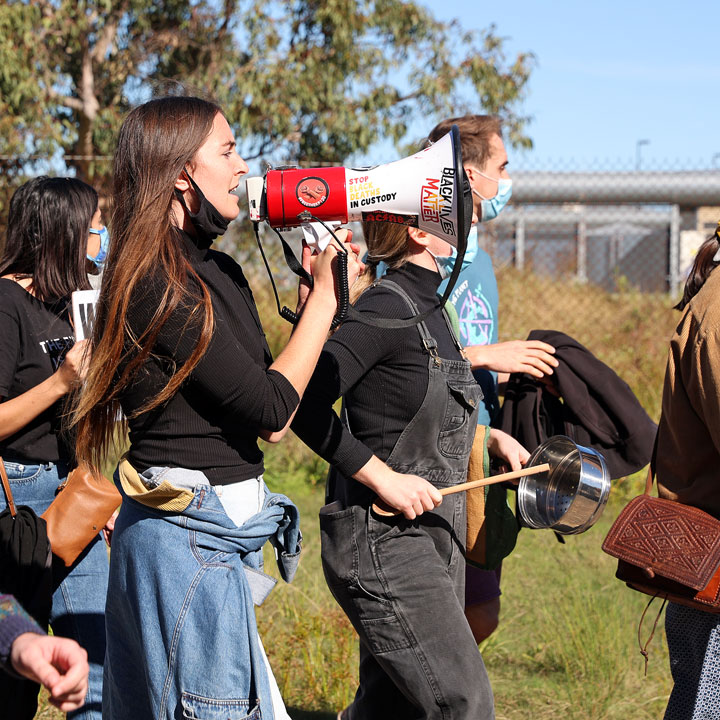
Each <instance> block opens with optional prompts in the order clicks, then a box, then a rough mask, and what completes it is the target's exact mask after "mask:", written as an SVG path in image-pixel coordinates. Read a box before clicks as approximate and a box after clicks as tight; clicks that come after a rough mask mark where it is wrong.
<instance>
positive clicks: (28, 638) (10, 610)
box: [0, 595, 89, 712]
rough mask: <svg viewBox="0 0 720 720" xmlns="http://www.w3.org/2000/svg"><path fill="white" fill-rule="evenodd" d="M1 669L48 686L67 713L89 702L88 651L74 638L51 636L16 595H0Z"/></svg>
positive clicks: (56, 704) (56, 705) (53, 697)
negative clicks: (29, 613) (25, 608)
mask: <svg viewBox="0 0 720 720" xmlns="http://www.w3.org/2000/svg"><path fill="white" fill-rule="evenodd" d="M0 668H2V669H3V670H5V672H8V673H15V674H17V675H20V676H22V677H24V678H27V679H28V680H32V681H33V682H35V683H39V684H42V685H44V686H45V688H46V689H47V691H48V694H49V696H50V702H51V703H52V704H53V705H55V707H57V708H59V709H60V710H62V711H63V712H71V711H73V710H77V709H78V708H80V707H82V705H83V703H84V702H85V696H86V695H87V689H88V670H89V668H88V662H87V652H85V650H83V649H82V648H81V647H80V646H79V645H78V644H77V643H76V642H75V641H74V640H71V639H70V638H62V637H56V636H50V635H47V633H45V632H44V631H43V630H42V628H41V627H40V626H39V625H38V624H37V623H36V622H35V621H34V620H33V619H32V618H31V617H30V616H29V615H28V614H27V613H26V612H25V610H24V609H23V608H22V607H21V605H20V603H18V602H17V600H15V598H14V597H13V596H12V595H0Z"/></svg>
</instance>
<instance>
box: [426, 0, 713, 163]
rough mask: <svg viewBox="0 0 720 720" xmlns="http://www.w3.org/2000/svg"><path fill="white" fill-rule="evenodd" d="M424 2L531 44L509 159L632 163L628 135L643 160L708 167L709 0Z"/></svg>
mask: <svg viewBox="0 0 720 720" xmlns="http://www.w3.org/2000/svg"><path fill="white" fill-rule="evenodd" d="M425 4H426V5H428V6H429V7H430V8H431V10H432V11H433V12H434V14H435V15H436V17H440V18H444V19H449V18H451V17H458V18H461V19H462V24H463V26H464V27H465V28H468V29H471V28H476V29H480V28H486V27H488V26H489V25H490V24H491V23H495V25H496V26H497V33H498V34H499V35H501V36H503V37H506V38H507V39H508V40H507V46H506V47H507V49H508V54H509V55H513V54H514V53H516V52H518V51H531V52H533V53H534V54H535V55H536V58H537V61H536V67H535V69H534V71H533V73H532V76H531V78H530V83H529V91H528V93H527V98H526V100H525V102H524V104H523V112H524V113H525V114H528V115H532V116H533V118H534V119H533V121H532V123H531V124H530V125H529V126H528V133H529V135H530V137H531V138H532V139H533V141H534V144H535V147H534V149H533V150H532V151H530V152H528V153H519V152H512V153H511V162H512V165H513V166H514V167H515V168H523V167H525V168H528V169H533V168H540V167H545V168H547V169H558V170H560V169H568V170H570V169H581V168H582V167H585V166H588V165H590V166H592V167H593V168H594V169H603V167H607V169H633V168H634V167H635V162H636V152H637V145H636V143H637V141H638V140H648V141H649V143H648V144H647V145H642V146H641V148H640V153H641V163H642V167H643V168H644V169H666V170H671V169H683V168H691V167H692V168H700V167H707V168H709V167H713V165H715V166H717V167H720V0H714V1H711V0H690V1H686V2H677V1H676V2H668V0H654V2H650V1H649V0H625V2H620V1H618V0H604V2H589V1H588V0H575V1H574V2H569V1H568V0H545V1H544V2H540V0H537V1H533V0H513V1H512V2H505V3H484V2H482V3H481V2H479V1H478V0H442V2H441V3H440V2H437V3H435V4H430V3H429V2H427V0H425ZM595 159H597V162H596V161H595Z"/></svg>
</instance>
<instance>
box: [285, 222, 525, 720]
mask: <svg viewBox="0 0 720 720" xmlns="http://www.w3.org/2000/svg"><path fill="white" fill-rule="evenodd" d="M378 225H381V224H378ZM365 237H366V241H367V244H368V267H369V268H370V269H371V274H372V270H373V265H374V263H375V264H376V263H377V258H382V259H384V260H385V261H386V262H387V264H388V267H389V271H388V274H387V276H386V277H385V278H383V279H382V280H380V281H378V282H375V283H373V284H372V285H371V286H370V287H369V289H368V290H367V291H366V292H365V293H364V294H363V295H361V297H360V299H359V300H358V301H357V302H356V309H357V310H358V311H359V312H360V313H365V312H367V313H368V314H374V315H378V314H380V315H382V313H383V312H384V313H386V315H385V316H387V317H392V318H401V317H402V318H407V317H410V316H413V315H416V314H418V313H420V312H423V311H424V310H426V309H427V308H428V307H432V303H434V302H436V300H435V291H436V289H437V285H438V284H439V283H440V279H441V278H440V275H439V274H438V272H437V269H433V268H434V260H431V261H430V262H428V259H429V258H432V255H433V249H435V251H436V252H437V250H441V248H440V247H438V246H437V244H436V242H441V241H438V240H437V238H432V236H429V237H428V236H427V235H426V234H424V233H421V232H420V231H417V230H416V229H411V230H408V229H407V228H403V227H400V229H399V230H398V229H397V227H393V226H387V227H385V228H380V229H378V227H377V226H371V225H369V224H366V225H365ZM417 240H419V241H420V243H418V242H417ZM428 245H429V247H428ZM425 250H429V251H430V252H429V253H425V255H423V254H422V253H423V252H424V251H425ZM431 326H432V329H431ZM395 347H397V350H395ZM425 378H426V380H425ZM396 386H399V388H398V387H396ZM336 392H339V394H342V395H343V396H344V409H343V415H344V426H341V425H340V421H339V419H337V418H336V417H335V416H334V415H333V414H332V409H331V408H332V402H333V400H334V398H333V395H334V394H335V393H336ZM481 397H482V394H481V391H480V388H479V386H478V385H477V383H476V381H475V379H474V378H473V376H472V373H471V371H470V363H469V362H468V361H467V360H466V359H464V357H463V355H462V349H461V346H460V344H459V342H458V340H457V338H456V337H455V335H454V333H453V331H452V328H451V325H450V322H449V320H448V318H447V315H446V314H445V311H444V310H443V311H441V312H440V311H439V312H437V313H433V314H432V315H430V317H429V318H428V319H427V322H420V323H418V324H417V325H415V326H414V327H410V328H406V329H403V330H387V329H382V330H380V329H378V328H375V327H370V326H368V325H363V323H362V322H349V323H345V324H344V325H343V326H342V327H341V328H340V330H339V331H338V332H337V333H336V335H335V336H333V338H332V339H331V340H330V341H329V342H328V344H327V345H326V349H325V351H324V352H323V355H322V356H321V359H320V361H319V364H318V368H317V369H316V372H315V375H314V377H313V380H312V381H311V384H310V386H309V388H308V391H307V393H306V396H305V398H304V400H303V402H302V403H301V406H300V409H299V411H298V415H297V417H296V420H295V422H294V423H293V429H295V430H296V432H297V433H298V434H299V435H300V436H301V437H302V439H303V440H305V441H306V442H307V443H308V444H309V445H310V446H311V447H312V448H313V449H315V450H316V451H317V452H319V453H320V454H321V455H322V456H323V457H325V458H326V459H328V460H329V461H330V462H331V464H332V466H333V467H332V469H331V472H330V476H329V479H328V498H327V499H328V504H327V505H326V506H325V507H323V508H322V509H321V511H320V528H321V537H322V561H323V569H324V572H325V577H326V579H327V582H328V585H329V587H330V590H331V592H332V593H333V595H334V597H335V599H336V600H337V601H338V603H339V604H340V606H341V607H342V608H343V610H344V611H345V613H346V614H347V616H348V618H349V619H350V621H351V622H352V624H353V627H354V628H355V630H356V631H357V633H358V635H359V637H360V670H359V680H360V685H359V688H358V690H357V693H356V695H355V699H354V701H353V703H352V704H351V705H350V706H349V707H348V708H346V709H345V710H344V711H342V712H341V713H340V714H339V716H338V717H339V718H342V720H383V719H384V718H387V720H391V719H392V720H403V719H407V720H416V719H419V718H427V719H428V720H430V719H433V720H440V719H441V718H442V719H443V720H449V719H453V720H455V719H457V720H460V719H461V718H462V719H468V720H469V719H470V718H472V720H487V719H489V718H493V717H494V709H493V696H492V690H491V688H490V682H489V680H488V676H487V673H486V671H485V667H484V664H483V661H482V657H481V656H480V653H479V652H478V648H477V645H476V644H475V642H474V639H473V635H472V632H471V630H470V627H469V625H468V623H467V620H466V619H465V615H464V611H463V610H464V579H465V561H464V558H463V551H464V543H465V536H466V529H467V528H466V515H465V496H464V494H463V493H458V494H452V495H448V496H446V497H445V498H444V499H443V500H442V504H438V502H437V498H436V496H435V493H436V492H437V491H438V490H439V489H440V488H446V487H450V486H452V485H456V484H459V483H462V482H464V481H465V479H466V474H467V466H468V457H469V453H470V449H471V446H472V444H473V438H474V434H475V429H476V417H477V408H478V404H479V402H480V400H481ZM351 431H352V432H351ZM492 433H493V434H492V437H491V440H490V441H489V443H488V447H489V449H490V450H491V451H492V452H495V453H496V454H499V455H500V456H501V457H503V458H504V459H506V460H509V461H511V462H516V461H517V457H518V456H519V455H520V454H522V448H521V447H520V446H519V445H518V444H517V443H515V442H514V441H513V440H512V438H510V437H509V436H507V435H505V434H504V433H496V432H495V431H492ZM368 456H370V457H368ZM379 460H384V463H379V462H378V461H379ZM378 464H379V465H382V466H383V467H387V468H388V469H389V471H390V473H391V478H390V484H391V485H394V486H402V485H403V484H404V483H405V482H406V479H407V480H408V481H410V482H414V479H417V478H422V480H423V481H425V482H427V483H428V484H429V486H431V488H432V491H431V492H430V495H431V497H432V499H433V502H434V505H435V506H434V507H430V508H424V511H421V512H417V510H415V509H414V508H410V509H408V508H407V507H406V508H403V514H402V515H397V516H394V517H390V518H388V517H384V516H381V515H379V514H377V513H376V512H375V510H373V509H372V505H373V502H374V501H376V500H377V499H378V498H377V497H376V494H377V495H379V496H380V499H381V500H382V501H384V502H385V504H389V505H393V499H392V498H388V497H387V495H388V494H390V493H388V491H387V490H386V489H385V488H386V486H385V485H383V483H382V482H378V483H373V482H372V480H371V481H369V482H368V481H367V476H366V474H365V473H366V469H367V468H368V467H372V466H373V465H376V466H377V465H378ZM358 466H359V467H358ZM380 472H382V470H381V471H380ZM392 473H394V475H393V474H392ZM395 507H397V506H395Z"/></svg>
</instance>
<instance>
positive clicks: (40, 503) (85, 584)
mask: <svg viewBox="0 0 720 720" xmlns="http://www.w3.org/2000/svg"><path fill="white" fill-rule="evenodd" d="M5 469H6V471H7V474H8V480H9V481H10V486H11V489H12V493H13V498H14V500H15V504H16V505H28V506H29V507H31V508H32V509H33V510H34V511H35V513H36V514H37V515H40V514H41V513H43V512H45V510H47V508H48V506H49V505H50V503H51V502H52V501H53V499H54V498H55V491H56V490H57V487H58V485H59V484H60V483H61V482H62V481H63V480H64V479H65V478H66V476H67V466H66V464H65V463H60V464H57V465H56V464H54V463H47V464H42V465H24V464H22V463H18V462H8V460H7V459H6V460H5ZM5 505H6V503H5V496H4V494H0V510H2V509H4V508H5ZM107 582H108V556H107V549H106V547H105V543H104V542H103V540H102V538H101V537H100V535H98V536H97V537H96V538H95V540H93V542H92V543H91V544H90V545H89V546H88V547H87V548H86V549H85V551H84V552H83V553H82V555H80V557H79V558H78V560H77V561H76V562H75V564H74V565H73V566H72V567H71V568H65V567H64V566H62V563H60V565H54V566H53V586H54V587H55V588H56V589H55V592H54V593H53V601H52V610H51V613H50V627H52V629H53V632H54V633H55V635H60V636H62V637H69V638H73V639H74V640H76V641H77V642H78V643H79V644H80V645H81V646H82V647H84V648H85V650H87V653H88V661H89V663H90V686H89V689H88V694H87V697H86V698H85V705H84V706H83V707H82V708H80V709H79V710H76V711H75V712H71V713H69V714H68V718H73V719H74V720H101V719H102V674H103V661H104V658H105V597H106V594H107Z"/></svg>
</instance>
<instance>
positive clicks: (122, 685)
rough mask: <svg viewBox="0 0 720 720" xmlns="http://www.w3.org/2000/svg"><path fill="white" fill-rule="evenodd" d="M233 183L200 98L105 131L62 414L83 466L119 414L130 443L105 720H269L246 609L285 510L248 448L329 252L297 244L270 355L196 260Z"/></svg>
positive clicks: (309, 337) (294, 538)
mask: <svg viewBox="0 0 720 720" xmlns="http://www.w3.org/2000/svg"><path fill="white" fill-rule="evenodd" d="M247 170H248V168H247V165H246V164H245V161H244V160H243V159H242V158H241V157H240V155H239V154H238V152H237V150H236V147H235V137H234V135H233V132H232V130H231V128H230V125H229V124H228V121H227V119H226V118H225V116H224V115H223V112H222V110H221V109H220V107H218V106H217V105H216V104H214V103H211V102H208V101H206V100H203V99H200V98H196V97H183V96H174V97H165V98H158V99H155V100H151V101H149V102H147V103H145V104H143V105H140V106H139V107H137V108H135V109H134V110H132V111H131V112H130V113H129V114H128V116H127V117H126V118H125V120H124V122H123V124H122V127H121V129H120V134H119V138H118V145H117V149H116V152H115V160H114V192H113V211H112V223H111V227H112V229H113V242H112V244H111V246H110V254H109V256H108V259H107V261H106V264H105V270H104V276H103V283H102V290H101V295H100V301H99V307H98V313H97V316H96V324H95V328H94V331H93V336H92V340H91V343H92V352H93V356H92V362H91V364H90V368H89V371H88V375H87V380H86V383H85V385H84V387H83V390H82V393H81V394H80V397H79V400H78V404H77V406H76V409H75V413H74V425H75V427H76V429H77V445H76V447H77V454H78V458H79V459H81V460H83V461H86V462H89V463H90V464H91V465H97V464H98V462H99V460H100V459H101V458H103V457H104V456H105V455H106V454H107V450H108V448H109V447H110V446H111V445H112V442H113V440H114V435H115V420H116V418H117V417H118V413H119V412H120V410H122V411H123V412H124V416H125V417H126V418H127V427H128V429H129V437H130V447H129V450H128V452H127V454H126V455H125V456H124V457H123V459H122V460H121V462H120V463H119V465H118V469H117V471H116V474H115V479H116V483H117V484H118V486H119V488H120V490H121V492H122V494H123V498H124V499H123V504H122V507H121V509H120V514H119V516H118V519H117V521H116V525H115V529H114V533H113V551H112V554H111V561H110V586H109V592H108V603H107V643H108V648H107V655H106V662H105V694H104V699H103V716H104V718H105V720H115V719H117V720H120V719H122V720H127V718H133V720H144V719H145V718H148V719H149V718H153V719H156V718H167V719H168V720H170V719H171V718H179V717H187V718H205V717H223V718H227V717H233V718H235V717H237V718H240V717H243V718H244V717H258V718H259V717H261V716H262V717H263V718H275V720H283V718H287V712H286V710H285V707H284V705H283V701H282V698H281V697H280V693H279V691H278V688H277V684H276V683H275V680H274V677H273V674H272V671H271V670H270V667H269V665H268V663H267V659H266V658H265V654H264V651H263V648H262V643H261V642H260V640H259V637H258V635H257V628H256V624H255V614H254V610H253V603H257V604H259V603H260V602H262V600H263V599H264V596H265V595H267V593H268V592H269V590H270V589H271V588H272V585H273V584H274V581H272V580H270V579H268V578H267V576H265V575H264V573H262V572H261V569H262V547H263V545H264V544H265V542H266V541H267V540H272V542H273V543H274V545H275V548H276V551H277V558H278V561H279V563H280V564H281V573H282V574H283V577H284V578H285V579H286V580H290V579H292V575H293V573H294V565H295V563H296V562H297V558H298V554H299V552H300V536H299V531H298V527H297V523H298V514H297V509H296V508H295V506H294V505H293V504H292V503H291V502H290V500H289V499H288V498H286V497H285V496H283V495H276V494H272V493H270V492H269V491H268V490H267V489H266V487H265V484H264V482H263V472H264V465H263V454H262V452H261V450H260V448H259V447H258V438H263V439H264V440H267V441H270V442H277V441H278V440H280V439H281V438H282V437H283V435H284V434H285V433H286V431H287V429H288V426H289V423H290V420H291V418H292V417H293V415H294V413H295V411H296V409H297V406H298V403H299V401H300V398H301V397H302V394H303V392H304V391H305V387H306V385H307V383H308V381H309V379H310V376H311V375H312V371H313V368H314V366H315V363H316V361H317V358H318V356H319V354H320V350H321V349H322V346H323V343H324V342H325V340H326V338H327V335H328V332H329V329H330V325H331V322H332V319H333V316H334V314H335V313H336V311H337V298H336V293H335V277H334V269H333V268H334V265H335V264H336V262H337V260H336V259H335V258H336V255H337V249H336V248H335V247H334V246H332V245H330V246H328V248H327V249H326V250H325V251H324V252H322V253H320V254H319V255H317V256H315V257H313V258H310V257H309V251H308V250H306V251H304V252H305V262H306V264H308V265H309V267H310V268H311V272H312V275H313V279H314V283H313V287H312V290H311V291H309V293H307V292H304V293H303V300H304V303H303V307H302V314H301V317H300V319H299V322H298V323H297V325H296V326H295V329H294V331H293V333H292V335H291V337H290V340H289V341H288V344H287V346H286V347H285V349H284V350H283V351H282V352H281V353H280V354H279V355H278V356H277V358H276V359H274V360H273V358H272V357H271V354H270V349H269V347H268V344H267V341H266V339H265V334H264V332H263V329H262V325H261V323H260V318H259V317H258V313H257V309H256V307H255V302H254V300H253V296H252V293H251V291H250V287H249V286H248V282H247V280H246V279H245V276H244V274H243V272H242V269H241V268H240V266H239V265H238V264H237V263H235V262H234V261H233V260H232V259H231V258H230V257H229V256H228V255H225V254H224V253H221V252H218V251H216V250H213V249H212V248H211V246H212V243H213V240H214V239H215V238H216V237H217V236H218V235H222V234H223V233H224V232H225V230H226V228H227V226H228V224H229V222H230V221H231V220H233V219H234V218H236V217H237V215H238V213H239V208H238V196H237V195H236V194H235V190H236V188H237V186H238V185H239V183H240V179H241V177H242V176H243V175H244V174H245V173H246V172H247ZM343 232H344V231H343ZM341 237H342V235H341ZM351 247H352V249H353V252H351V253H350V254H349V255H350V258H349V278H350V280H351V281H353V280H354V279H355V277H356V276H357V274H358V272H359V270H360V268H361V265H360V263H359V262H358V261H357V257H356V254H357V248H356V247H355V246H351ZM109 369H110V370H109Z"/></svg>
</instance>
